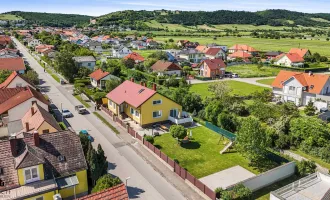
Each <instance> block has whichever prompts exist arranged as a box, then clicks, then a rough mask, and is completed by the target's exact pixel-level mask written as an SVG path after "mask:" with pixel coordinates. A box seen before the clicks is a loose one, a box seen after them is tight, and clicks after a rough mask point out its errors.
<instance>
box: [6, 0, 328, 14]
mask: <svg viewBox="0 0 330 200" xmlns="http://www.w3.org/2000/svg"><path fill="white" fill-rule="evenodd" d="M1 1H4V0H1ZM329 8H330V0H290V1H288V0H276V1H269V0H263V1H262V0H163V1H160V0H12V1H5V3H2V4H1V7H0V13H2V12H7V11H13V10H21V11H35V12H53V13H75V14H86V15H91V16H99V15H103V14H107V13H109V12H114V11H119V10H127V9H130V10H157V9H167V10H203V11H212V10H246V11H258V10H265V9H287V10H294V11H302V12H308V13H317V12H325V13H326V12H330V10H329Z"/></svg>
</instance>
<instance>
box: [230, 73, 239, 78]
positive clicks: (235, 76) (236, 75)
mask: <svg viewBox="0 0 330 200" xmlns="http://www.w3.org/2000/svg"><path fill="white" fill-rule="evenodd" d="M231 76H232V77H233V78H238V77H239V76H238V74H236V73H233V74H232V75H231Z"/></svg>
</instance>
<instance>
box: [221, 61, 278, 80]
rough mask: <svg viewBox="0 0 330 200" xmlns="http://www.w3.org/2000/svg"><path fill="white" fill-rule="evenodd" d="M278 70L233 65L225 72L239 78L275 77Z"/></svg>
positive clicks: (265, 67) (251, 65) (252, 65)
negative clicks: (236, 75) (235, 74)
mask: <svg viewBox="0 0 330 200" xmlns="http://www.w3.org/2000/svg"><path fill="white" fill-rule="evenodd" d="M280 70H281V69H280V68H275V67H267V66H263V67H262V68H261V69H258V66H257V65H255V64H250V65H235V66H230V67H227V68H226V71H227V72H232V73H237V74H238V75H239V77H241V78H252V77H268V76H277V74H278V73H279V71H280Z"/></svg>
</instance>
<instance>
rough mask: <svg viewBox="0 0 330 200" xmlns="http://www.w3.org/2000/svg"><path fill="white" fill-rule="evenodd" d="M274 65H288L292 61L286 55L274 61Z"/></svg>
mask: <svg viewBox="0 0 330 200" xmlns="http://www.w3.org/2000/svg"><path fill="white" fill-rule="evenodd" d="M274 64H275V65H284V66H287V67H290V66H291V64H292V62H291V60H290V59H289V58H288V57H287V56H283V57H282V58H280V59H279V60H278V61H276V62H274Z"/></svg>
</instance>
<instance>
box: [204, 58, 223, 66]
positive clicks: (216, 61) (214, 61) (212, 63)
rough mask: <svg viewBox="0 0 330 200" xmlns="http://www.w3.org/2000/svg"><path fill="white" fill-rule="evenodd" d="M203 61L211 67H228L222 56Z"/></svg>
mask: <svg viewBox="0 0 330 200" xmlns="http://www.w3.org/2000/svg"><path fill="white" fill-rule="evenodd" d="M203 62H205V63H206V64H207V66H208V67H209V68H210V69H220V68H224V67H226V64H225V63H224V62H223V60H222V59H220V58H217V59H210V60H204V61H203Z"/></svg>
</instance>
